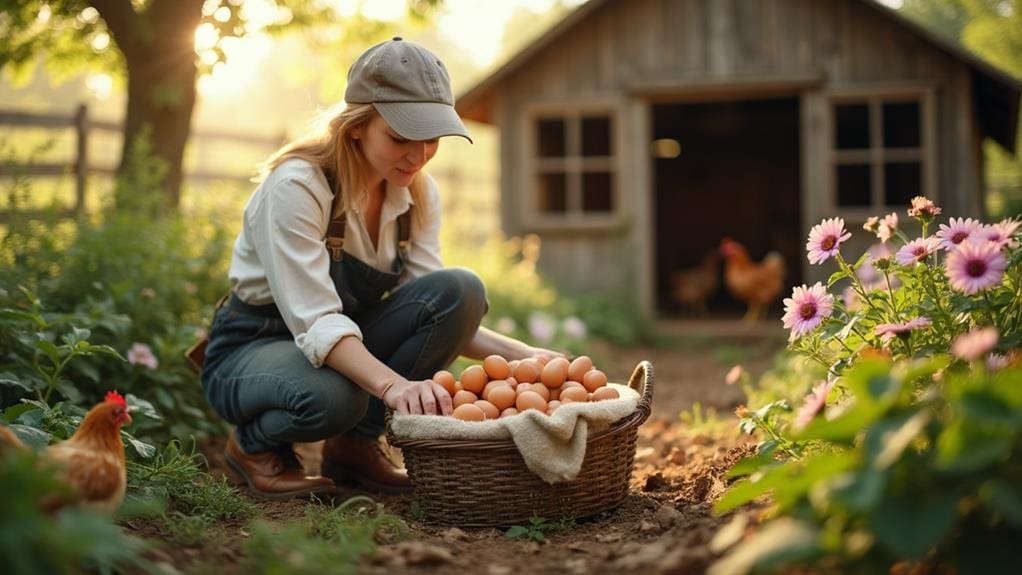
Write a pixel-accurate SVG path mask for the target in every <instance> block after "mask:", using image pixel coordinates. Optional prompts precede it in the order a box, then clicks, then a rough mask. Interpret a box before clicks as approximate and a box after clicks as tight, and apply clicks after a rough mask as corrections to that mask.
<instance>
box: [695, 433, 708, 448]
mask: <svg viewBox="0 0 1022 575" xmlns="http://www.w3.org/2000/svg"><path fill="white" fill-rule="evenodd" d="M692 443H693V444H695V445H710V444H711V443H713V438H712V437H710V436H709V435H703V434H699V435H696V436H695V437H693V438H692Z"/></svg>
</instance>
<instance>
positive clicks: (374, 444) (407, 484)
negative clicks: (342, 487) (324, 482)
mask: <svg viewBox="0 0 1022 575" xmlns="http://www.w3.org/2000/svg"><path fill="white" fill-rule="evenodd" d="M323 475H325V476H327V477H329V478H331V479H333V480H334V481H337V482H339V481H341V480H343V479H352V480H355V481H357V482H358V483H360V484H361V485H362V486H363V487H365V488H367V489H369V490H372V491H379V492H381V493H407V492H409V491H411V490H412V482H411V480H410V479H408V472H407V471H406V470H405V469H404V468H403V467H398V466H397V465H395V464H394V462H393V461H391V459H390V458H389V457H388V455H387V454H386V453H385V452H384V450H383V446H382V445H380V443H379V442H378V441H372V440H365V439H353V438H350V437H344V436H340V435H339V436H337V437H332V438H330V439H328V440H326V444H325V445H323Z"/></svg>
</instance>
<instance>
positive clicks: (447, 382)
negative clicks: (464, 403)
mask: <svg viewBox="0 0 1022 575" xmlns="http://www.w3.org/2000/svg"><path fill="white" fill-rule="evenodd" d="M433 381H435V382H437V383H439V384H440V385H442V386H443V388H444V389H446V390H447V393H449V394H451V397H454V394H455V393H458V390H457V389H455V388H454V383H455V381H454V374H453V373H451V372H449V371H447V370H443V369H441V370H440V371H438V372H436V373H435V374H434V375H433Z"/></svg>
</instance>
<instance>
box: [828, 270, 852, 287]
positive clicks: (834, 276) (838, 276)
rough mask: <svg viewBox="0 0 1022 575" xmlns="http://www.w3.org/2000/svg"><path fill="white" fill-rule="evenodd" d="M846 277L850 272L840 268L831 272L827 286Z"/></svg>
mask: <svg viewBox="0 0 1022 575" xmlns="http://www.w3.org/2000/svg"><path fill="white" fill-rule="evenodd" d="M846 277H848V274H846V273H845V272H844V270H838V271H836V272H834V273H832V274H830V277H829V278H827V287H831V286H833V285H834V284H836V283H837V282H839V281H841V279H843V278H846Z"/></svg>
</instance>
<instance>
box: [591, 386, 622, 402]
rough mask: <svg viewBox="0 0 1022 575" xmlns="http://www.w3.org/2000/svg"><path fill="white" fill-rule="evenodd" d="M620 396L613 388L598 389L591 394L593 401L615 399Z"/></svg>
mask: <svg viewBox="0 0 1022 575" xmlns="http://www.w3.org/2000/svg"><path fill="white" fill-rule="evenodd" d="M618 397H620V394H619V393H618V392H617V390H616V389H614V388H613V387H607V386H604V387H600V388H598V389H597V390H596V391H594V392H593V401H603V400H604V399H617V398H618Z"/></svg>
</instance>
